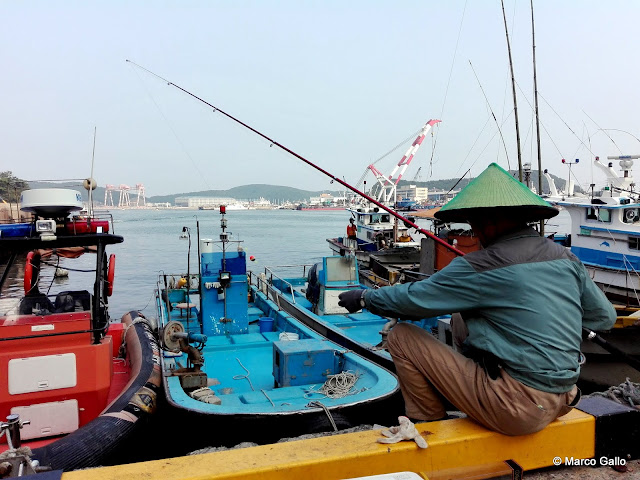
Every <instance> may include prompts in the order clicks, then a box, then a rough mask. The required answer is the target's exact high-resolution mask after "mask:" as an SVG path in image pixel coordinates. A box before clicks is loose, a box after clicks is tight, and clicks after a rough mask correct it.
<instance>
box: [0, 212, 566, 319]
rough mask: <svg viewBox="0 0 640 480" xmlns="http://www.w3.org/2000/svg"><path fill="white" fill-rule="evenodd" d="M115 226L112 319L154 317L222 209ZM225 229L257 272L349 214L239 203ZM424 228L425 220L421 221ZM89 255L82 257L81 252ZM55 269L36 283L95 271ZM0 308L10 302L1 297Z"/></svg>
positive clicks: (154, 215) (138, 218)
mask: <svg viewBox="0 0 640 480" xmlns="http://www.w3.org/2000/svg"><path fill="white" fill-rule="evenodd" d="M111 214H112V215H113V219H114V233H116V234H117V235H121V236H123V237H124V243H121V244H118V245H114V246H111V247H109V250H108V253H115V254H116V276H115V282H114V292H113V295H112V296H111V298H110V300H109V305H110V313H111V318H112V319H113V320H116V321H117V320H119V318H120V317H121V316H122V315H123V314H125V313H126V312H128V311H130V310H140V311H142V312H143V313H144V314H146V315H147V316H152V317H155V305H154V302H153V298H154V289H155V286H156V282H157V279H158V275H159V274H160V273H162V272H165V273H167V274H185V273H186V272H187V263H188V260H189V261H190V271H191V272H194V273H195V272H197V268H198V253H197V252H198V243H197V237H198V233H197V223H199V226H200V238H213V239H214V240H218V239H219V234H220V214H219V213H218V211H215V210H206V211H202V210H173V209H169V210H146V209H144V210H143V209H140V210H133V209H132V210H112V211H111ZM226 218H227V221H228V229H227V231H228V232H230V233H231V235H230V237H231V239H233V240H242V241H243V244H242V245H243V248H244V249H245V252H246V254H247V258H249V256H251V255H253V256H254V257H255V261H253V262H247V263H248V265H247V267H248V268H249V269H250V270H253V271H254V272H256V273H261V272H263V271H264V267H265V266H275V265H300V264H311V263H315V262H318V261H320V260H321V257H323V256H326V255H331V251H330V249H329V244H328V243H327V241H326V239H327V238H330V237H336V236H342V235H344V234H345V232H346V226H347V224H348V220H349V213H348V212H346V211H340V210H337V211H296V210H239V211H229V212H228V213H227V215H226ZM419 222H420V225H422V226H425V227H427V226H428V222H427V221H425V220H420V221H419ZM567 225H568V215H567V214H566V212H561V214H560V215H559V216H558V217H556V218H555V219H552V220H551V222H550V225H549V226H548V228H547V231H548V232H552V231H555V230H559V231H565V230H566V226H567ZM183 227H188V228H189V230H190V236H191V252H190V254H189V241H188V239H181V238H180V236H181V233H182V229H183ZM84 257H87V258H84ZM94 262H95V257H94V256H93V255H84V256H83V257H81V258H80V259H77V260H67V259H62V260H61V263H60V266H62V267H72V268H75V269H81V270H82V269H86V270H91V269H92V268H94ZM53 270H54V269H53V268H52V267H50V268H46V269H44V271H43V275H42V278H41V281H40V290H41V291H42V292H46V291H47V289H48V288H49V286H51V290H50V291H51V292H52V293H53V292H59V291H62V290H76V289H89V290H90V289H91V288H90V285H92V284H93V280H92V278H93V273H92V272H80V271H75V270H74V271H70V273H69V277H68V278H65V279H53ZM22 275H23V274H22V269H21V268H19V269H18V268H14V272H13V274H12V275H11V278H10V279H9V291H11V290H13V291H14V293H20V292H21V291H22ZM0 308H2V311H7V309H8V308H10V306H9V305H8V304H6V303H4V302H3V301H2V300H0Z"/></svg>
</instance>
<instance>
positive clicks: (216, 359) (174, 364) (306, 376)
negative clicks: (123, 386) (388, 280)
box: [164, 295, 397, 415]
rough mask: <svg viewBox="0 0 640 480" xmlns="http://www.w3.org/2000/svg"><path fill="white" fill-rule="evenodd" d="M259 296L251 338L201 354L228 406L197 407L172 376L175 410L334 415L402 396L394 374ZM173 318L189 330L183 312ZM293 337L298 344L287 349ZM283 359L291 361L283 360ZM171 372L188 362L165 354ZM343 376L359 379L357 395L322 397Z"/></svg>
mask: <svg viewBox="0 0 640 480" xmlns="http://www.w3.org/2000/svg"><path fill="white" fill-rule="evenodd" d="M257 296H258V300H257V301H256V302H255V303H254V302H252V303H250V304H249V309H248V313H249V327H248V332H247V333H242V334H229V335H211V336H208V339H207V342H206V345H205V346H204V348H203V349H202V351H201V353H202V355H203V357H204V360H205V361H204V366H203V367H202V371H204V372H205V373H206V374H207V377H208V382H209V385H210V388H211V389H212V391H213V393H214V394H215V395H216V396H217V397H218V398H219V399H220V400H221V404H220V405H211V404H207V403H203V402H201V401H198V400H195V399H194V398H192V397H190V396H189V395H188V394H187V393H185V391H184V389H183V388H182V387H181V384H180V379H179V378H178V377H177V376H168V377H167V387H168V392H167V393H168V395H170V397H171V401H172V402H173V403H175V404H176V405H177V406H179V407H182V408H186V409H189V410H194V411H201V412H203V413H204V412H206V413H213V412H215V413H216V414H222V415H224V414H229V415H237V414H238V412H239V411H240V412H242V414H243V415H248V414H277V413H286V412H294V411H299V410H300V409H301V408H305V406H306V405H307V404H308V403H309V402H312V401H318V400H320V401H322V404H323V405H324V406H326V407H328V408H332V407H338V406H344V405H351V404H354V403H357V402H360V401H363V400H367V399H371V398H376V397H385V396H388V395H390V394H391V393H393V392H394V391H395V390H397V380H396V379H395V377H393V376H392V375H391V374H390V373H389V372H387V371H386V370H384V369H383V368H381V367H378V366H376V365H374V364H371V363H369V362H365V361H364V360H363V359H362V358H361V357H359V356H357V355H355V354H354V353H351V352H349V351H347V350H346V349H344V348H342V347H340V346H339V345H337V344H335V343H333V342H330V341H328V340H326V339H323V338H321V337H319V336H318V335H317V334H316V333H315V332H313V331H312V330H311V329H309V328H307V327H305V326H304V325H302V324H300V323H299V322H297V321H295V319H293V317H292V316H290V315H289V314H287V313H286V312H283V311H278V309H277V306H276V305H275V304H274V303H273V302H270V301H268V300H266V299H265V298H264V297H260V295H257ZM193 310H194V311H193V314H194V315H193V318H191V320H190V321H189V322H188V323H189V328H188V330H190V331H199V330H200V324H199V320H198V312H197V309H196V308H195V307H194V308H193ZM267 316H268V317H272V318H273V319H274V323H273V330H272V331H261V328H260V326H259V324H258V322H259V320H260V318H262V317H267ZM169 318H170V319H171V320H179V321H181V322H182V323H183V324H185V327H186V324H187V320H186V315H185V314H184V312H183V311H180V310H179V309H175V308H174V309H172V310H171V312H169ZM285 332H286V333H288V334H294V335H295V336H296V337H297V338H298V340H293V341H282V339H281V338H280V337H281V335H282V334H283V333H285ZM278 355H281V356H282V357H283V358H282V359H279V360H278V359H277V356H278ZM164 364H165V370H166V371H171V370H174V369H177V368H180V367H184V366H186V364H187V355H186V354H184V353H181V354H175V353H171V352H165V354H164ZM285 369H286V372H284V370H285ZM320 372H322V373H321V374H320ZM342 372H349V373H353V374H355V375H356V376H357V377H358V378H357V381H356V383H355V385H354V386H353V389H352V393H351V394H350V395H347V396H344V397H342V398H329V397H327V396H326V395H325V394H323V393H321V392H319V390H320V388H321V387H322V386H323V384H324V383H325V381H326V380H327V378H328V377H329V375H335V374H340V373H342ZM296 376H297V378H296ZM279 380H280V381H279ZM289 382H290V383H291V384H290V385H289V384H288V383H289ZM316 408H317V407H316Z"/></svg>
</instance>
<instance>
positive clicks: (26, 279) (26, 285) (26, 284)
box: [24, 252, 36, 295]
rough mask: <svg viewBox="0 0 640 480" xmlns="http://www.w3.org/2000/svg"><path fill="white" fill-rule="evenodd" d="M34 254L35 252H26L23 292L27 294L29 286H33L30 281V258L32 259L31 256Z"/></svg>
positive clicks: (31, 270) (31, 276) (31, 266)
mask: <svg viewBox="0 0 640 480" xmlns="http://www.w3.org/2000/svg"><path fill="white" fill-rule="evenodd" d="M35 256H36V254H35V253H34V252H29V253H27V263H26V265H25V266H24V294H25V295H27V294H28V293H29V292H30V291H31V288H32V287H33V285H32V283H31V282H32V281H33V264H32V263H31V260H33V257H35Z"/></svg>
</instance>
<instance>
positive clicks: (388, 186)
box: [368, 119, 440, 204]
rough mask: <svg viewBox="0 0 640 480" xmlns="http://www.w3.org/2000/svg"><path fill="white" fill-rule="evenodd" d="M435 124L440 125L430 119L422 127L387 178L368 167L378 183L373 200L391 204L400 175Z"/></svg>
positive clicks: (437, 121) (375, 169)
mask: <svg viewBox="0 0 640 480" xmlns="http://www.w3.org/2000/svg"><path fill="white" fill-rule="evenodd" d="M437 123H440V120H433V119H432V120H429V121H428V122H427V123H425V124H424V126H423V127H422V129H421V130H420V132H419V133H418V136H417V137H416V139H415V140H414V141H413V143H412V144H411V146H410V147H409V148H408V149H407V151H406V152H405V154H404V155H403V157H402V158H401V159H400V161H399V162H398V164H397V165H396V166H395V167H394V169H393V170H392V171H391V173H390V174H389V176H388V177H385V176H384V175H383V174H382V173H381V172H380V170H378V169H377V168H376V167H374V166H373V164H371V165H369V167H368V168H369V170H371V172H372V173H373V175H374V176H375V177H376V180H377V181H378V189H377V191H376V193H375V199H376V200H377V201H379V202H382V203H387V204H388V203H393V201H394V198H395V193H396V186H397V185H398V182H400V179H401V178H402V175H404V172H405V171H406V170H407V167H408V166H409V164H410V163H411V160H413V157H415V155H416V152H417V151H418V149H419V148H420V145H422V142H423V141H424V138H425V137H426V136H427V133H429V130H431V128H432V127H433V126H434V125H435V124H437ZM398 170H400V173H399V174H398V176H397V177H394V176H395V175H396V173H397V172H398Z"/></svg>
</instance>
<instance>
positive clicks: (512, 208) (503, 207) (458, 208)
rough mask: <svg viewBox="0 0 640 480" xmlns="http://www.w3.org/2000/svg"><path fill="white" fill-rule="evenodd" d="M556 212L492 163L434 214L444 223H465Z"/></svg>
mask: <svg viewBox="0 0 640 480" xmlns="http://www.w3.org/2000/svg"><path fill="white" fill-rule="evenodd" d="M557 214H558V209H556V208H554V207H552V206H551V205H550V204H549V203H547V202H545V201H544V200H543V199H542V198H540V197H539V196H538V195H536V194H535V193H533V192H532V191H531V190H529V189H528V188H527V187H526V186H525V185H523V184H522V183H520V182H518V181H517V180H516V179H515V178H513V177H512V176H511V175H509V173H508V172H507V171H506V170H504V169H503V168H501V167H500V166H498V165H497V164H495V163H492V164H491V165H489V166H488V167H487V168H486V169H485V171H484V172H482V173H481V174H480V175H478V176H477V177H476V178H474V179H473V180H472V181H471V182H469V185H467V186H466V187H464V188H463V189H462V190H460V193H458V195H456V196H455V197H454V198H453V199H452V200H451V201H449V202H448V203H447V204H446V205H445V206H443V207H442V208H441V209H440V211H439V212H436V214H435V216H436V218H438V219H440V220H442V221H444V222H467V221H468V220H471V219H479V218H483V217H496V216H500V217H512V218H515V219H518V220H522V221H523V222H533V221H536V220H542V219H547V218H551V217H555V216H556V215H557Z"/></svg>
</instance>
